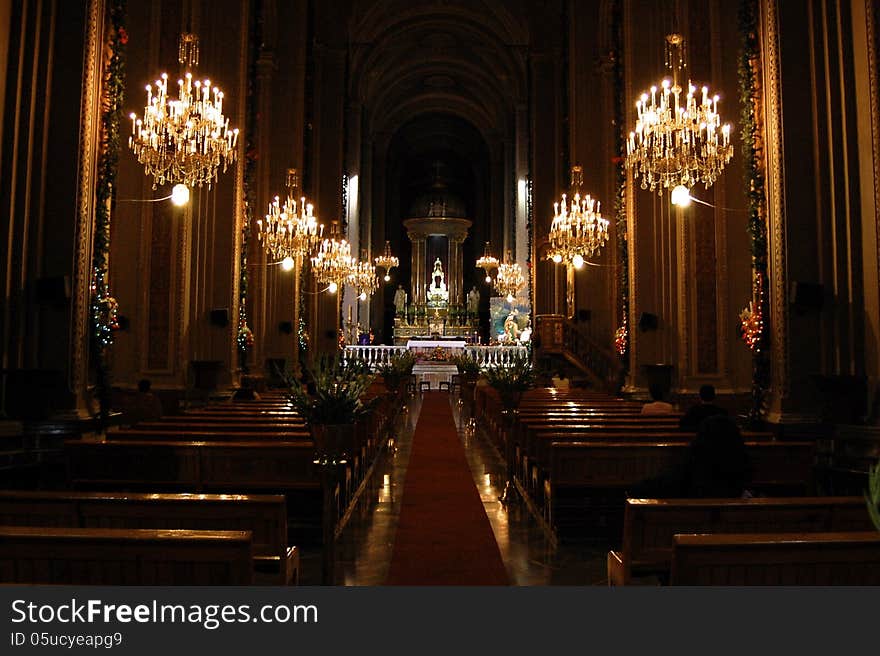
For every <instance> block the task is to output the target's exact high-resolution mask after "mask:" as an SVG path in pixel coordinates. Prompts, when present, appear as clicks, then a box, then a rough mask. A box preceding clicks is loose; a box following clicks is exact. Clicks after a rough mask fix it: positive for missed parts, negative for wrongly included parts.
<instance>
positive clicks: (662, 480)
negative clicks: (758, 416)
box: [627, 415, 751, 499]
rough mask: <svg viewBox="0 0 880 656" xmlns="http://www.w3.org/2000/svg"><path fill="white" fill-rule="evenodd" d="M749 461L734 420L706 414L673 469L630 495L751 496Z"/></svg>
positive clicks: (639, 486)
mask: <svg viewBox="0 0 880 656" xmlns="http://www.w3.org/2000/svg"><path fill="white" fill-rule="evenodd" d="M750 480H751V463H750V462H749V456H748V452H747V451H746V446H745V442H744V441H743V438H742V434H741V433H740V431H739V427H738V426H737V425H736V423H735V422H734V421H733V420H732V419H731V418H730V417H728V416H727V415H714V416H711V417H707V418H706V419H704V420H703V421H702V422H700V426H699V428H698V429H697V434H696V436H695V437H694V439H693V440H691V443H690V444H689V445H688V448H687V450H686V452H685V454H684V457H683V458H682V460H681V462H680V463H679V464H678V465H677V466H676V467H673V468H670V469H669V470H667V471H665V472H663V473H661V474H659V475H658V476H655V477H653V478H650V479H647V480H644V481H642V482H640V483H638V484H636V485H635V486H633V487H632V488H631V489H630V490H628V493H627V495H628V496H629V497H632V498H647V499H653V498H660V499H662V498H714V497H717V498H742V497H748V496H751V492H750V491H749V489H748V485H749V481H750Z"/></svg>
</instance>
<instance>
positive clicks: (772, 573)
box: [670, 530, 880, 586]
mask: <svg viewBox="0 0 880 656" xmlns="http://www.w3.org/2000/svg"><path fill="white" fill-rule="evenodd" d="M670 585H688V586H702V585H713V586H747V585H748V586H751V585H765V586H771V585H772V586H778V585H799V586H805V585H809V586H814V585H826V586H827V585H859V586H866V585H880V531H876V530H873V531H857V532H829V533H745V534H726V533H714V534H684V535H676V536H675V539H674V542H673V548H672V573H671V576H670Z"/></svg>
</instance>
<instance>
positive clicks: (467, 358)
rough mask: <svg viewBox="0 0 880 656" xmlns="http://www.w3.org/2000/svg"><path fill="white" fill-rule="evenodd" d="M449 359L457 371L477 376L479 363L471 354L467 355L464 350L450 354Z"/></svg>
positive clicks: (479, 367) (465, 374)
mask: <svg viewBox="0 0 880 656" xmlns="http://www.w3.org/2000/svg"><path fill="white" fill-rule="evenodd" d="M449 361H450V362H451V363H452V364H454V365H455V366H456V367H458V373H459V374H461V375H463V376H467V375H472V376H477V375H479V374H480V372H481V371H482V367H481V366H480V363H479V362H477V361H476V359H475V358H474V357H473V356H472V355H468V354H467V353H465V352H464V351H462V352H461V353H459V354H457V355H454V356H452V357H451V358H450V359H449Z"/></svg>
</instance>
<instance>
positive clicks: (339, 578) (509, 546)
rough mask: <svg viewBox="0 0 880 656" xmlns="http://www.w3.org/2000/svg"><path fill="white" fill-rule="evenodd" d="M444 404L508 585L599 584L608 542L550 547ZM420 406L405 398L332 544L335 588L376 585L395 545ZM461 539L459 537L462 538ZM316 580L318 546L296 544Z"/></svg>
mask: <svg viewBox="0 0 880 656" xmlns="http://www.w3.org/2000/svg"><path fill="white" fill-rule="evenodd" d="M450 406H451V409H452V411H453V415H454V417H455V420H456V425H457V426H458V428H459V431H458V432H459V438H460V439H461V440H462V444H463V445H464V448H465V453H466V456H467V460H468V463H469V465H470V469H471V474H472V476H473V479H474V485H476V487H477V489H478V490H479V492H480V496H481V498H482V500H483V506H484V508H485V510H486V515H487V516H488V518H489V522H490V523H491V525H492V530H493V531H494V533H495V539H496V540H497V541H498V546H499V548H500V550H501V555H502V558H503V559H504V564H505V567H506V568H507V572H508V575H509V577H510V581H511V583H512V584H513V585H605V556H606V553H607V550H608V545H605V544H595V543H563V544H560V545H558V546H556V547H554V546H553V545H552V543H551V542H550V541H548V539H547V538H546V536H545V533H544V531H543V529H542V528H541V526H540V525H539V523H538V522H536V521H535V520H534V519H533V518H532V516H531V515H530V513H529V512H528V509H527V508H526V506H525V505H524V504H523V503H522V502H514V503H511V504H509V507H506V506H505V505H503V504H502V503H501V502H500V501H499V497H500V496H501V495H502V493H503V489H504V481H505V467H504V462H503V460H502V459H501V457H500V455H499V454H498V452H497V451H496V450H495V448H494V446H492V444H491V443H490V442H489V440H488V439H487V438H486V436H485V435H483V434H482V433H481V431H476V432H474V431H473V430H471V429H469V428H468V424H469V422H468V419H469V416H468V415H467V413H466V412H463V411H462V407H461V405H460V404H459V403H458V399H457V396H456V395H450ZM420 407H421V402H420V398H419V397H418V395H416V396H414V397H412V399H411V400H410V403H409V406H408V412H407V413H406V414H404V415H402V416H401V420H400V422H399V424H398V427H397V430H396V435H395V438H394V440H393V441H392V442H391V444H389V447H388V448H387V449H386V451H385V453H384V455H383V456H382V457H381V458H380V460H379V461H378V462H377V464H376V467H375V470H374V472H373V476H372V478H371V481H370V484H369V485H368V486H367V488H366V489H365V490H364V493H363V495H362V496H361V498H360V500H359V502H358V505H357V508H356V509H355V511H354V513H353V515H352V517H351V519H350V520H349V522H348V524H347V525H346V527H345V529H344V531H343V532H342V535H341V536H340V539H339V541H338V544H337V551H336V552H337V557H336V571H335V580H336V584H337V585H348V586H376V585H383V584H384V583H385V578H386V576H387V573H388V567H389V564H390V562H391V554H392V552H393V550H394V537H395V533H396V530H397V521H398V519H399V517H400V502H401V494H402V491H403V483H404V480H405V477H406V469H407V465H408V463H409V455H410V449H411V447H412V438H413V433H414V430H415V425H416V422H417V421H418V415H419V410H420ZM462 537H465V536H462ZM320 581H321V553H320V548H319V547H312V548H310V547H305V548H304V549H302V579H301V583H302V584H304V585H318V584H319V583H320Z"/></svg>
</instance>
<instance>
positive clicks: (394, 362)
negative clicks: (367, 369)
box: [376, 350, 416, 389]
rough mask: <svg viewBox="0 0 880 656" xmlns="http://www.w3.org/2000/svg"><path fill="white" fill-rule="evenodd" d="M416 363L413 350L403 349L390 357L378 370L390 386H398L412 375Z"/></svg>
mask: <svg viewBox="0 0 880 656" xmlns="http://www.w3.org/2000/svg"><path fill="white" fill-rule="evenodd" d="M415 364H416V356H415V355H413V354H412V352H411V351H408V350H407V351H401V352H399V353H395V354H394V355H392V356H391V358H389V360H388V362H386V363H385V364H381V365H379V366H378V367H377V369H376V371H377V372H378V374H379V375H380V376H382V379H383V380H384V381H385V385H386V386H388V387H389V388H392V389H393V388H397V387H399V386H400V385H401V383H402V382H403V380H404V379H406V378H408V377H409V376H411V375H412V370H413V367H414V366H415Z"/></svg>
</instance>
